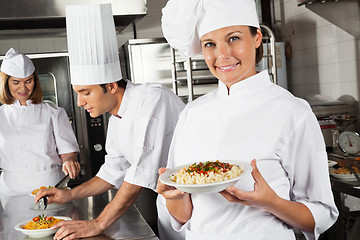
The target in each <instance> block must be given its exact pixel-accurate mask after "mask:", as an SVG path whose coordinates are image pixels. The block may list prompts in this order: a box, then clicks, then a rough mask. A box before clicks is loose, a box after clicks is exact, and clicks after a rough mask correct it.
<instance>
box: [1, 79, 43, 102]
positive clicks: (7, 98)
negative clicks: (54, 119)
mask: <svg viewBox="0 0 360 240" xmlns="http://www.w3.org/2000/svg"><path fill="white" fill-rule="evenodd" d="M33 76H34V89H33V92H32V93H31V95H30V100H31V102H32V103H33V104H38V103H40V102H41V101H42V100H43V92H42V90H41V86H40V80H39V77H38V74H37V73H36V72H34V73H33ZM10 77H11V76H10V75H7V74H6V73H4V72H0V102H1V103H2V104H13V103H14V101H15V98H14V97H13V95H11V92H10V89H9V78H10Z"/></svg>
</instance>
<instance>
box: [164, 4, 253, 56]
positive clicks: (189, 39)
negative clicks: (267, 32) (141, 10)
mask: <svg viewBox="0 0 360 240" xmlns="http://www.w3.org/2000/svg"><path fill="white" fill-rule="evenodd" d="M162 13H163V16H162V19H161V21H162V24H161V26H162V30H163V34H164V37H165V38H166V40H167V41H168V43H169V44H170V46H172V47H173V48H175V49H177V50H178V51H179V53H180V54H181V55H182V56H183V57H189V56H195V55H198V54H200V53H201V45H200V38H201V37H202V36H203V35H204V34H206V33H208V32H211V31H214V30H217V29H220V28H223V27H228V26H235V25H245V26H252V27H256V28H260V26H259V20H258V16H257V14H256V5H255V1H254V0H169V2H168V3H167V4H166V6H165V7H164V8H163V9H162Z"/></svg>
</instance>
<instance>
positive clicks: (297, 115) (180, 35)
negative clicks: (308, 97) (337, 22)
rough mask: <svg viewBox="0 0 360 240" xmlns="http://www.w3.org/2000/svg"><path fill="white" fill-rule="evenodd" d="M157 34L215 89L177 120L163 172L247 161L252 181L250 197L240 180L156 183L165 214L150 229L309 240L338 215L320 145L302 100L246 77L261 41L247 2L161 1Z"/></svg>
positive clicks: (262, 75) (190, 235) (254, 75)
mask: <svg viewBox="0 0 360 240" xmlns="http://www.w3.org/2000/svg"><path fill="white" fill-rule="evenodd" d="M162 27H163V32H164V36H165V38H166V39H167V40H168V42H169V44H170V45H171V46H172V47H174V48H176V49H178V50H179V51H180V53H181V54H182V55H183V56H193V55H196V54H200V53H201V51H202V54H203V56H204V58H205V61H206V63H207V65H208V67H209V69H210V71H211V72H212V74H213V75H214V76H215V77H217V78H218V79H219V80H220V81H219V86H218V88H217V89H216V90H214V91H212V92H210V93H208V94H207V95H205V96H203V97H201V98H199V99H197V100H195V101H194V102H192V103H190V104H188V105H187V106H186V108H185V110H184V111H183V112H182V114H181V116H180V119H179V121H178V125H177V126H176V130H175V133H174V137H173V141H172V145H171V149H170V153H169V162H168V166H167V167H169V168H173V167H175V166H179V165H184V164H192V163H194V162H199V161H202V162H205V161H209V160H217V159H219V160H221V159H223V160H226V159H228V160H241V161H247V162H249V163H251V166H252V168H253V171H252V178H253V180H254V182H252V183H250V181H249V183H248V184H249V185H250V186H252V189H251V190H250V191H249V186H248V187H247V190H248V191H244V190H245V189H244V188H243V186H244V182H242V181H240V182H238V183H237V184H236V185H235V186H232V187H229V188H227V189H226V190H225V191H223V192H221V193H210V194H187V193H183V192H181V191H180V190H177V189H175V188H173V187H170V186H166V185H164V184H162V183H161V182H159V184H158V187H157V190H158V192H159V193H160V194H161V195H162V196H163V198H162V199H161V200H162V201H163V203H164V202H165V204H166V208H167V210H168V212H169V213H170V214H171V215H170V214H162V213H161V212H160V211H159V218H160V223H161V222H163V223H164V222H166V219H168V220H169V221H171V224H172V226H173V228H174V229H175V230H177V231H180V230H182V229H185V231H186V239H207V240H209V239H242V240H244V239H245V240H250V239H251V240H256V239H274V240H275V239H295V236H294V232H293V230H292V228H296V229H298V230H301V231H302V232H303V233H304V234H305V236H306V238H307V239H317V238H318V237H319V235H320V234H321V233H322V232H324V231H325V230H326V229H328V228H329V227H330V226H331V225H332V224H333V223H334V222H335V221H336V218H337V216H338V211H337V209H336V207H335V204H334V201H333V195H332V192H331V187H330V181H329V173H328V164H327V155H326V151H325V144H324V140H323V136H322V134H321V131H320V127H319V125H318V122H317V120H316V118H315V116H314V114H313V113H312V111H311V108H310V106H309V105H308V104H307V103H306V102H305V101H304V100H302V99H299V98H296V97H294V96H293V95H292V94H291V93H289V92H288V91H287V90H285V89H283V88H281V87H279V86H277V85H275V84H273V83H272V82H271V81H270V78H269V75H268V72H267V70H264V71H262V72H256V70H255V66H256V63H258V62H259V61H260V60H261V57H262V54H261V50H260V47H261V45H262V34H261V31H260V27H259V23H258V19H257V14H256V8H255V3H254V1H253V0H241V1H239V0H222V1H219V0H198V1H195V0H188V1H186V0H170V1H169V2H168V3H167V5H166V7H165V8H164V9H163V18H162ZM252 159H256V161H255V160H252ZM164 171H165V169H164V168H162V169H160V170H159V172H160V173H163V172H164ZM240 184H241V185H240ZM164 239H173V238H172V237H169V236H167V238H166V237H165V238H164Z"/></svg>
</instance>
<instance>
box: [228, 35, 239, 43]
mask: <svg viewBox="0 0 360 240" xmlns="http://www.w3.org/2000/svg"><path fill="white" fill-rule="evenodd" d="M239 39H240V38H239V37H237V36H233V37H230V38H229V41H230V42H234V41H236V40H239Z"/></svg>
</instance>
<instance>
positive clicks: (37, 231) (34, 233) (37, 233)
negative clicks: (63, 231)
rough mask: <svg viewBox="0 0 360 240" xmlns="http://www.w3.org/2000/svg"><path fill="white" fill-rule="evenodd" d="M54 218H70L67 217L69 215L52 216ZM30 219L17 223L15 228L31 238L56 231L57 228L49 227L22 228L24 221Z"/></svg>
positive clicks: (44, 235) (48, 234)
mask: <svg viewBox="0 0 360 240" xmlns="http://www.w3.org/2000/svg"><path fill="white" fill-rule="evenodd" d="M54 218H58V219H64V220H71V218H69V217H62V216H54ZM31 220H32V219H30V220H28V221H24V222H21V223H19V224H17V225H16V226H15V230H17V231H20V232H22V233H23V234H25V235H28V236H29V237H31V238H41V237H46V236H50V235H52V234H54V233H56V231H57V229H51V228H47V229H35V230H28V229H23V228H22V227H23V226H25V225H26V223H28V222H30V221H31Z"/></svg>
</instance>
